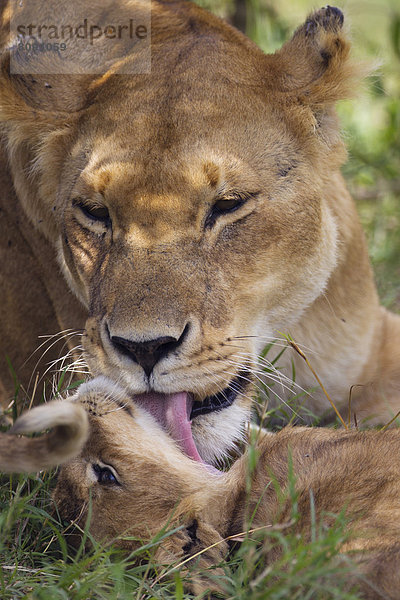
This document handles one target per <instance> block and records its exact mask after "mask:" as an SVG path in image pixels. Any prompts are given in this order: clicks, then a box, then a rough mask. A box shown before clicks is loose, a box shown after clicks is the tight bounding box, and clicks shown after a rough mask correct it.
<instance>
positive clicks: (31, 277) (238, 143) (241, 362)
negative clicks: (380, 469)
mask: <svg viewBox="0 0 400 600" xmlns="http://www.w3.org/2000/svg"><path fill="white" fill-rule="evenodd" d="M60 6H62V14H60ZM78 7H79V8H82V7H83V8H84V9H85V10H87V11H88V16H90V17H91V18H92V19H93V20H94V18H96V19H97V21H96V22H98V24H99V26H103V25H104V26H105V25H106V24H108V23H110V22H113V21H114V20H115V18H116V15H117V16H118V17H120V18H121V22H125V20H126V19H128V20H129V17H130V15H131V14H132V11H133V12H134V13H135V15H136V16H137V17H138V19H139V20H140V18H141V17H142V16H143V11H144V10H145V3H143V2H140V0H115V2H113V3H112V6H111V7H110V6H109V5H108V4H107V3H103V2H100V0H91V1H90V2H86V0H85V1H84V0H76V1H75V2H74V3H71V2H68V3H60V2H59V1H58V0H48V1H47V2H45V3H44V2H42V1H41V0H40V1H39V0H30V2H24V3H17V2H13V3H8V2H5V3H2V7H1V9H0V17H1V20H2V22H1V28H0V44H1V55H0V60H1V71H0V123H1V150H0V158H1V161H2V172H1V185H0V189H1V191H0V196H1V198H0V202H1V212H0V265H1V269H0V277H1V280H0V294H1V299H0V305H1V324H0V328H1V329H0V339H1V344H2V350H3V349H4V350H5V351H6V352H7V354H8V355H9V357H10V360H11V363H12V364H13V366H14V369H15V370H16V371H17V372H18V374H19V376H20V377H21V380H22V384H23V386H24V387H25V388H27V387H28V382H29V378H30V376H31V370H32V364H31V363H29V362H26V359H27V358H28V357H29V356H30V355H31V353H32V352H33V351H34V349H35V347H36V346H37V338H38V336H39V335H40V334H43V333H48V334H50V333H54V332H57V331H59V330H67V329H68V330H69V329H70V328H72V329H78V330H79V329H81V328H83V327H84V325H85V322H86V325H85V333H84V335H83V346H84V351H85V357H86V360H87V362H88V365H89V367H90V369H91V372H92V373H93V374H94V375H99V374H103V375H107V376H108V377H110V378H111V379H114V380H115V381H118V382H119V384H120V385H122V386H123V387H124V389H125V390H126V392H127V393H128V394H129V395H131V396H134V397H135V399H136V402H137V403H139V404H141V405H142V406H143V407H144V408H146V409H147V410H148V412H150V413H151V414H152V415H153V416H154V417H155V418H156V420H157V421H158V422H159V423H160V424H161V425H162V426H163V427H164V428H166V429H168V431H169V432H170V434H171V435H172V437H174V438H175V439H176V440H178V441H179V442H180V445H181V447H182V449H183V450H184V451H185V453H186V454H187V455H188V456H190V457H192V458H194V459H197V460H201V459H202V460H205V461H208V462H212V461H214V460H216V459H218V458H219V457H221V456H222V455H223V454H224V453H225V452H226V451H227V450H228V449H229V448H230V447H232V445H233V444H234V442H235V440H236V439H238V438H240V435H241V431H242V430H243V425H244V423H245V421H246V420H247V419H248V417H249V412H250V406H251V398H250V392H249V389H248V383H249V381H250V380H251V378H252V373H254V374H255V376H256V378H257V377H258V375H259V374H258V366H257V356H258V354H259V353H260V351H261V350H262V349H263V347H264V346H265V344H266V343H268V342H270V341H273V340H275V339H276V338H277V337H279V336H280V334H279V332H282V331H283V332H288V331H289V332H290V333H291V334H292V336H293V337H294V338H295V340H296V341H297V342H298V343H299V344H302V345H304V346H305V347H307V348H309V349H311V352H312V353H313V354H312V362H313V365H314V368H315V369H316V370H317V372H318V374H319V376H320V377H321V379H322V381H323V382H324V384H325V386H326V388H327V390H328V391H329V393H330V394H331V395H332V397H334V398H335V399H336V401H337V403H338V405H339V408H341V407H342V406H343V405H344V404H345V403H347V398H348V393H349V389H350V387H351V386H352V385H355V384H357V387H355V388H354V389H353V394H352V399H353V410H354V412H356V413H357V417H358V419H359V420H361V419H363V418H364V417H367V416H368V417H370V418H371V419H372V420H375V421H379V420H386V419H387V418H388V416H389V415H391V414H393V413H395V412H397V410H398V408H399V393H400V392H399V383H400V376H399V363H400V360H399V341H398V340H399V339H400V321H399V319H398V318H397V317H395V316H394V315H392V314H390V313H388V312H386V311H385V310H384V309H383V308H381V307H380V306H379V302H378V298H377V294H376V290H375V286H374V283H373V278H372V274H371V268H370V264H369V260H368V256H367V251H366V246H365V240H364V236H363V233H362V230H361V227H360V225H359V222H358V218H357V214H356V211H355V208H354V205H353V203H352V200H351V199H350V197H349V194H348V192H347V191H346V188H345V184H344V182H343V179H342V177H341V174H340V167H341V165H342V163H343V161H344V160H345V156H346V152H345V149H344V145H343V143H342V141H341V139H340V134H339V126H338V123H337V119H336V116H335V111H334V103H335V102H336V101H337V100H340V99H341V98H344V97H346V96H348V95H349V94H351V93H352V91H353V88H354V85H355V81H356V80H357V79H358V78H359V76H360V74H361V70H362V69H361V68H360V67H359V66H357V64H355V63H353V62H352V61H351V59H350V55H349V51H350V45H349V41H348V39H347V36H346V34H345V32H344V30H343V15H342V13H341V12H340V11H339V10H338V9H336V8H332V7H329V6H328V7H326V8H323V9H321V10H319V11H317V12H315V13H314V14H312V15H311V16H310V17H309V18H308V19H307V20H306V22H305V23H304V25H302V26H301V27H299V29H297V31H296V32H295V33H294V35H293V38H292V39H291V40H290V41H288V42H287V43H286V44H285V45H284V46H283V47H282V48H281V50H279V51H278V52H276V53H275V54H273V55H265V54H263V53H262V52H261V50H259V49H258V48H257V47H256V46H255V45H254V44H253V43H251V42H250V41H249V40H248V39H247V38H246V37H245V36H243V35H242V34H240V33H239V32H238V31H236V30H235V29H233V28H232V27H230V26H229V25H227V24H226V23H224V22H223V21H222V20H220V19H218V18H217V17H215V16H213V15H211V14H209V13H208V12H206V11H204V10H202V9H200V8H199V7H197V6H196V5H194V4H193V3H191V2H183V1H176V2H175V1H162V0H154V1H153V2H152V3H151V17H152V19H151V57H152V62H151V72H150V73H136V74H131V75H128V74H127V73H129V70H130V69H131V68H132V69H133V70H134V67H135V61H136V60H137V59H138V56H139V55H140V45H138V43H136V42H137V40H136V41H135V43H134V42H133V41H132V42H129V40H128V42H127V41H126V39H124V41H123V42H122V41H120V40H118V39H115V40H114V41H113V44H114V45H113V46H112V56H113V59H112V60H111V62H110V64H109V65H108V70H107V72H106V73H104V74H99V75H91V74H88V70H89V67H90V66H91V65H93V63H96V57H97V58H100V57H101V56H102V55H103V51H104V52H105V51H106V46H105V44H107V43H109V42H110V40H106V39H105V38H104V36H103V38H102V39H98V40H96V41H95V43H93V44H92V48H90V47H89V46H88V48H87V49H86V50H85V52H81V51H80V49H79V45H78V42H77V41H76V40H74V39H73V40H71V41H70V42H69V44H68V60H69V61H70V64H71V66H72V67H74V68H73V69H72V70H71V72H74V73H81V75H51V73H54V72H55V65H54V64H53V63H54V61H55V60H57V57H56V56H55V54H54V53H43V54H42V55H39V57H38V58H37V60H38V61H39V66H41V67H42V71H41V72H42V73H45V75H42V74H40V72H39V73H38V74H35V75H30V74H23V73H22V71H23V69H22V67H23V66H24V65H25V63H24V60H25V59H24V56H22V55H21V52H20V51H19V49H18V44H17V39H16V37H15V36H14V35H13V28H11V33H10V28H9V25H10V19H11V16H12V17H13V23H14V24H15V23H20V22H21V23H25V22H28V21H27V20H26V19H28V16H29V15H30V14H31V12H29V11H32V10H33V13H34V16H35V23H36V22H37V23H40V22H43V23H46V22H47V21H46V19H47V17H48V15H49V14H50V15H51V14H53V15H57V22H58V25H59V27H62V26H63V25H66V24H69V23H74V14H75V13H74V11H75V10H76V9H77V8H78ZM100 9H101V10H100ZM12 10H15V11H16V12H15V14H13V15H12V14H11V12H12ZM26 11H28V12H26ZM143 18H144V17H143ZM94 22H95V21H94ZM66 26H67V25H66ZM44 31H45V30H44ZM130 44H131V45H130ZM138 53H139V54H138ZM40 61H42V63H41V62H40ZM11 63H12V64H13V69H14V71H13V72H14V74H10V64H11ZM19 66H21V69H20V70H18V67H19ZM132 69H131V70H132ZM18 73H19V74H18ZM60 267H61V270H62V273H63V275H61V274H60ZM25 290H26V292H25ZM56 339H57V338H55V340H56ZM68 343H69V346H70V347H72V346H73V345H74V342H72V341H69V342H68ZM60 352H61V348H60V346H59V345H57V344H54V347H51V348H50V349H49V351H48V352H47V353H46V354H45V356H44V358H43V359H42V360H41V361H39V364H38V367H37V368H40V367H41V366H43V363H44V362H47V361H48V360H51V359H56V358H58V356H59V353H60ZM273 352H274V351H272V354H273ZM268 358H269V357H268ZM292 361H293V362H294V363H295V370H296V384H297V385H299V386H300V388H302V389H305V390H309V389H310V388H313V387H314V380H313V378H312V375H311V373H310V372H309V371H308V369H307V368H306V366H305V364H304V363H303V361H302V359H301V358H300V357H297V356H293V355H292V354H290V353H289V352H285V353H284V355H283V356H282V358H281V361H280V371H279V372H278V374H276V376H279V377H285V375H286V376H287V377H290V374H291V373H292ZM0 370H1V372H0V373H1V381H0V395H1V397H2V400H3V401H4V402H8V400H9V398H10V396H11V394H12V392H13V390H11V389H10V387H11V386H10V383H11V382H10V377H9V373H8V366H7V364H6V363H5V362H2V363H1V365H0ZM262 377H265V379H266V383H267V385H268V384H269V383H270V382H271V381H273V380H274V378H275V375H274V374H273V373H272V371H271V370H270V374H267V375H265V374H264V375H263V374H262ZM39 388H40V386H39ZM275 389H276V388H275ZM295 392H296V390H295ZM292 393H293V386H291V385H285V381H283V385H282V387H281V388H280V390H279V395H280V400H286V399H287V398H288V397H290V394H292ZM307 405H308V408H310V409H311V410H312V411H313V412H314V413H316V414H319V415H321V414H323V413H324V411H325V410H326V407H327V402H326V399H325V397H324V396H323V394H322V393H321V391H320V390H316V391H315V392H314V393H312V395H310V397H309V398H308V400H307Z"/></svg>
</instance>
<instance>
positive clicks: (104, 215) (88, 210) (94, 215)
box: [74, 200, 110, 223]
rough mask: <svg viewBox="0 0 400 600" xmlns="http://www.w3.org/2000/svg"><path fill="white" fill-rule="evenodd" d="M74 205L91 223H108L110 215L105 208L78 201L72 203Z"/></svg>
mask: <svg viewBox="0 0 400 600" xmlns="http://www.w3.org/2000/svg"><path fill="white" fill-rule="evenodd" d="M74 204H75V205H76V206H78V207H79V208H80V210H81V211H82V212H83V214H84V215H85V217H87V218H88V219H91V220H92V221H101V222H102V223H108V222H109V221H110V213H109V212H108V208H106V207H105V206H101V205H99V204H97V205H96V204H89V203H86V202H82V201H79V200H78V201H76V202H74Z"/></svg>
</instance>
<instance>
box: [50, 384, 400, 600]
mask: <svg viewBox="0 0 400 600" xmlns="http://www.w3.org/2000/svg"><path fill="white" fill-rule="evenodd" d="M76 401H77V402H79V403H81V405H83V406H84V407H85V408H86V410H87V411H88V413H89V422H90V435H89V439H88V442H87V444H86V446H85V448H84V450H83V451H82V453H81V455H80V456H79V457H78V458H75V459H74V460H72V461H71V462H70V463H68V464H67V465H66V466H64V467H62V469H61V473H60V476H59V479H58V483H57V487H56V490H55V494H54V498H55V501H56V503H57V505H58V508H59V510H60V512H61V514H62V515H63V516H64V517H66V518H68V519H71V520H75V521H76V520H78V521H79V522H80V524H81V525H82V523H84V522H85V518H86V515H87V507H88V504H89V498H91V502H92V508H91V510H92V517H91V523H90V532H91V534H92V535H93V536H94V538H95V539H98V540H108V541H110V540H112V541H115V542H116V543H117V544H118V546H120V547H122V548H125V549H127V550H132V549H133V548H134V547H137V546H138V542H136V541H132V537H134V538H135V539H136V540H137V539H140V540H143V541H146V540H149V539H151V538H152V537H153V536H154V535H155V534H156V533H157V532H158V531H159V530H160V529H161V528H162V527H164V526H165V525H166V524H167V523H169V524H171V525H173V526H175V525H176V524H180V525H182V526H183V529H182V530H180V531H179V532H178V533H177V534H175V535H173V536H171V537H168V538H167V539H166V540H165V541H164V542H163V544H162V545H161V547H160V549H159V551H158V558H159V559H160V560H163V561H166V562H172V561H173V560H176V559H178V560H179V559H183V558H185V557H188V556H191V555H194V554H196V553H197V552H198V551H199V550H202V549H207V550H205V552H204V553H203V554H202V555H201V557H200V559H199V560H198V563H197V565H198V566H200V567H205V566H207V565H210V564H218V562H219V561H221V560H222V559H223V557H224V555H225V554H226V552H227V543H226V541H224V538H226V537H227V536H232V535H235V534H238V533H240V532H243V531H246V528H247V527H248V521H249V516H251V527H254V528H257V527H261V526H265V525H273V524H286V523H290V520H291V506H292V503H291V501H290V500H289V499H286V500H283V501H282V500H279V499H278V495H277V491H276V490H277V484H278V486H279V488H280V489H281V490H282V492H283V498H288V496H287V494H286V492H287V487H288V462H289V456H290V457H291V459H290V460H291V462H292V465H293V471H294V474H295V476H296V492H297V495H298V508H299V514H300V515H301V518H300V520H299V521H298V522H296V523H295V524H292V525H290V526H291V527H293V528H294V530H295V531H296V533H299V534H300V535H302V536H303V537H304V539H308V538H310V532H311V520H312V516H311V514H312V510H315V512H316V516H317V518H318V519H320V518H325V520H328V521H329V517H323V515H325V513H330V514H332V513H336V514H337V513H340V512H341V511H342V510H343V509H344V508H345V509H346V513H347V516H348V517H349V519H351V521H352V528H353V535H352V536H351V538H350V541H348V542H346V547H345V548H343V551H346V552H347V551H352V556H353V558H354V559H355V560H356V561H357V562H358V563H359V565H358V567H357V569H359V571H360V572H361V573H362V575H363V576H362V579H361V580H360V584H361V587H362V591H363V594H364V597H365V598H369V599H372V598H381V597H383V598H391V599H395V598H398V597H399V590H400V503H399V498H400V460H399V457H400V431H399V430H388V431H385V432H384V433H380V432H378V431H365V432H359V431H349V432H347V431H336V430H331V429H318V428H306V427H293V428H292V427H286V428H285V429H283V430H282V431H281V432H280V433H277V434H265V435H264V436H263V437H262V439H261V440H260V441H259V442H258V444H257V446H256V452H257V454H258V460H257V464H256V466H255V468H254V469H253V471H252V472H250V471H249V467H248V465H249V461H248V456H247V455H246V454H245V455H244V456H243V457H242V458H240V459H239V460H238V461H237V462H236V463H235V464H234V465H233V467H232V468H231V469H230V470H229V471H228V472H226V473H221V472H218V471H216V470H214V469H212V468H211V467H207V466H206V465H204V464H202V463H200V462H195V461H193V460H192V459H189V458H187V457H186V456H185V455H183V454H182V452H181V451H180V449H179V448H178V447H177V445H176V443H175V442H174V441H172V440H171V438H170V437H169V436H168V434H167V432H165V431H164V430H163V429H162V428H161V427H160V426H159V425H158V424H157V423H156V421H155V420H154V419H153V418H152V416H151V415H150V414H149V413H147V412H146V411H145V410H143V408H142V407H138V406H135V404H134V402H133V401H132V400H130V399H129V398H127V397H126V396H125V395H124V392H123V391H122V390H121V389H119V388H118V387H117V386H116V385H115V384H114V383H112V382H110V381H108V380H107V379H105V378H104V377H99V378H97V379H95V380H93V381H91V382H89V383H87V384H85V385H83V386H82V387H81V388H80V390H79V392H78V395H77V398H76ZM127 417H128V418H127ZM116 432H118V435H116ZM249 476H250V478H251V491H250V493H247V492H246V482H247V483H248V481H249ZM272 480H274V482H275V483H274V484H272V485H271V481H272ZM311 492H312V494H311ZM311 497H313V507H314V508H313V509H311V507H310V498H311ZM328 524H329V523H328ZM126 534H128V535H129V536H131V539H129V540H128V539H124V536H126ZM216 542H218V543H217V544H216ZM213 544H216V545H214V546H213V547H211V546H212V545H213ZM277 557H278V551H269V552H266V555H265V560H266V562H269V561H273V560H275V559H276V558H277ZM357 582H358V579H357ZM352 583H354V581H353V582H352ZM206 584H207V583H206V582H204V580H203V581H200V582H199V581H198V583H197V584H196V585H198V586H200V587H199V588H198V589H202V586H203V588H204V586H205V585H206ZM214 585H215V583H214ZM376 590H380V591H381V593H382V595H381V594H380V593H379V592H378V591H376Z"/></svg>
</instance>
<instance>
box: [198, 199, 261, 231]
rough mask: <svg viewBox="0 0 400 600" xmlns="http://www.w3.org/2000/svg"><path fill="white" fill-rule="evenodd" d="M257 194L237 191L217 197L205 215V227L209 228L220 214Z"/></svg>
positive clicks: (233, 208)
mask: <svg viewBox="0 0 400 600" xmlns="http://www.w3.org/2000/svg"><path fill="white" fill-rule="evenodd" d="M256 195H257V194H252V193H243V194H242V193H238V194H236V193H235V194H232V195H230V196H228V197H225V198H218V200H216V201H215V203H214V205H213V207H212V208H211V210H210V212H209V214H208V215H207V218H206V221H205V223H204V226H205V228H206V229H207V228H210V227H212V226H213V225H214V223H215V221H216V220H217V218H218V217H219V216H220V215H224V214H227V213H231V212H234V211H235V210H237V209H238V208H240V207H241V206H242V205H243V204H245V202H247V200H249V199H250V198H253V197H255V196H256Z"/></svg>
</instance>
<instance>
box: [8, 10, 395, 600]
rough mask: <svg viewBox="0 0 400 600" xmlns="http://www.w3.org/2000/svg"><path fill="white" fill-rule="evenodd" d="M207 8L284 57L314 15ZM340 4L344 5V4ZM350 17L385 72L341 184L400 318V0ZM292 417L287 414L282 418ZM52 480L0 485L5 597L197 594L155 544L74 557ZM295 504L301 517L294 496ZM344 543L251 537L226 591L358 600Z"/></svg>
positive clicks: (350, 140)
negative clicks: (266, 560) (274, 555)
mask: <svg viewBox="0 0 400 600" xmlns="http://www.w3.org/2000/svg"><path fill="white" fill-rule="evenodd" d="M199 3H200V4H202V5H203V6H207V7H208V8H210V9H211V10H214V11H216V12H217V13H218V14H220V15H221V16H225V17H227V18H231V19H234V20H235V19H237V14H238V6H239V5H241V9H242V11H243V9H245V13H244V14H245V18H243V12H242V13H241V14H242V17H241V21H240V22H241V23H242V24H245V27H246V30H247V33H248V34H249V35H250V37H252V38H253V39H254V40H255V41H256V42H257V43H258V44H259V45H260V46H261V47H262V48H263V49H264V50H265V51H268V52H271V51H274V50H275V49H276V48H278V47H279V46H280V45H281V43H282V42H283V41H284V40H285V39H286V38H287V36H288V35H289V34H290V32H291V31H292V30H293V29H294V28H295V27H296V26H297V25H298V24H300V23H301V22H302V21H303V20H304V18H305V16H306V14H307V13H308V12H310V11H311V10H312V9H313V8H314V7H315V3H314V2H311V1H310V0H279V2H278V1H277V0H247V1H245V0H242V1H241V0H236V2H235V1H234V0H201V1H200V0H199ZM337 4H338V5H339V6H342V5H343V2H342V0H340V1H338V2H337ZM345 13H346V20H348V21H351V24H352V31H353V39H354V46H355V53H356V54H357V55H359V56H360V57H362V58H363V59H365V58H370V59H371V60H372V61H374V60H376V59H378V60H379V61H380V63H381V66H380V67H379V69H378V70H377V71H376V73H375V75H374V76H373V77H372V78H371V79H370V80H369V81H368V82H367V83H366V85H365V88H364V90H363V92H362V93H361V94H359V95H358V96H357V97H356V99H355V100H352V101H345V102H342V103H341V104H340V106H339V112H340V116H341V119H342V123H343V130H344V135H345V136H346V139H347V144H348V148H349V161H348V163H347V164H346V166H345V167H344V175H345V177H346V179H347V181H348V185H349V187H350V189H351V191H352V192H353V195H354V197H355V199H356V201H357V204H358V207H359V212H360V216H361V219H362V222H363V224H364V226H365V229H366V232H367V236H368V240H369V248H370V254H371V258H372V261H373V264H374V268H375V272H376V278H377V283H378V288H379V291H380V294H381V298H382V301H383V303H384V304H385V305H386V306H388V307H390V308H392V309H397V310H399V309H400V271H399V269H400V266H399V261H398V257H399V251H400V235H399V234H398V231H399V229H400V210H399V201H400V176H399V173H400V78H399V76H398V74H399V72H400V7H399V5H398V2H397V0H363V2H362V3H360V2H359V1H358V0H346V6H345ZM235 22H238V21H237V20H236V21H235ZM16 390H17V387H16ZM17 393H18V390H17V391H16V394H17ZM281 411H283V412H284V411H285V408H284V407H283V408H282V409H281ZM14 416H15V415H14ZM266 416H268V415H265V414H264V415H263V417H264V418H265V417H266ZM284 416H285V415H284ZM291 416H292V411H288V413H287V415H286V417H287V418H289V419H290V417H291ZM54 481H55V474H54V473H43V474H40V475H38V476H27V477H25V476H19V477H15V476H14V477H8V476H7V477H6V476H3V477H2V478H1V479H0V556H1V565H2V566H1V567H0V598H1V599H2V600H11V599H12V600H14V599H17V598H28V599H31V600H56V599H60V600H61V599H63V600H64V599H68V600H88V599H93V600H103V599H104V600H114V599H115V600H117V599H123V598H132V599H133V598H135V599H138V600H139V599H140V600H147V599H153V598H154V599H158V598H160V599H161V598H162V599H164V598H165V599H169V598H176V599H177V600H181V599H183V598H190V597H191V596H190V595H189V594H186V593H185V592H184V591H183V583H182V577H183V574H182V573H179V572H176V573H175V576H173V577H172V578H166V577H165V574H166V572H167V568H166V567H160V566H159V565H155V564H154V561H153V560H152V555H153V551H154V548H155V546H156V544H157V543H158V541H154V543H153V544H149V545H147V546H145V547H143V548H142V549H141V550H140V551H139V552H138V553H137V555H135V556H134V557H133V556H128V557H127V556H121V555H119V554H118V553H117V552H116V550H114V549H113V548H107V547H106V548H104V547H101V546H99V545H97V544H94V545H93V547H92V549H91V550H90V551H88V552H84V551H83V546H82V547H81V549H80V550H79V551H78V552H77V553H75V552H71V550H70V549H69V547H68V545H67V540H68V533H69V525H68V524H63V523H62V521H61V520H60V519H59V517H58V515H57V512H56V510H55V507H54V506H53V503H52V500H51V489H52V487H53V485H54ZM293 507H294V509H293V510H294V512H293V519H294V520H295V519H296V518H298V515H296V511H295V507H296V502H295V498H293ZM347 535H348V528H347V527H346V520H345V518H344V516H343V515H338V517H337V518H336V519H335V520H334V523H333V525H332V524H331V525H330V527H329V528H327V527H326V526H325V525H324V523H323V522H321V523H315V524H314V528H313V536H312V540H311V542H305V541H304V540H302V539H299V538H298V537H297V536H296V535H294V534H293V533H291V531H290V528H288V529H287V530H285V529H284V528H283V529H282V528H281V529H273V528H272V529H266V530H265V531H263V532H258V533H257V534H254V535H253V536H248V535H246V533H244V541H243V543H242V544H241V546H240V548H239V549H238V551H237V552H236V554H235V555H233V557H232V558H230V559H229V560H228V561H227V562H226V563H225V564H224V565H222V568H223V570H224V575H223V576H220V583H221V585H222V586H223V587H224V589H225V592H226V595H227V596H228V597H230V598H235V599H242V598H243V599H246V600H248V599H250V598H251V599H254V600H258V599H259V598H260V599H261V598H262V599H264V598H265V599H271V600H280V599H285V600H287V599H288V598H290V599H291V600H296V599H298V600H300V599H301V600H305V599H310V600H329V599H336V600H339V599H340V600H356V599H357V598H358V595H357V592H356V591H355V590H349V589H346V579H347V573H348V569H351V564H350V563H349V564H348V565H347V566H346V565H345V564H343V562H341V563H340V564H339V562H338V560H337V558H338V552H339V550H338V549H339V548H340V545H341V544H342V543H343V541H344V540H345V539H346V536H347ZM276 544H277V545H279V547H280V548H281V550H282V556H281V559H280V560H279V562H277V563H276V564H274V565H271V566H268V567H266V565H265V564H263V559H262V556H263V550H264V549H265V547H266V546H271V545H276ZM133 559H135V563H133ZM168 570H170V569H168ZM211 576H212V574H211ZM215 576H216V575H215Z"/></svg>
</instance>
